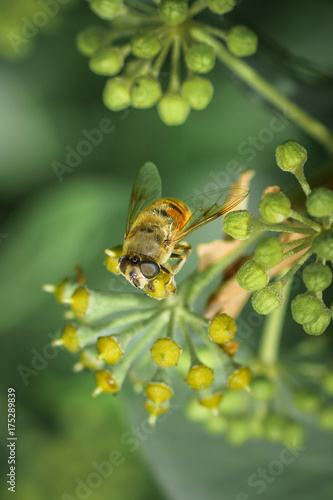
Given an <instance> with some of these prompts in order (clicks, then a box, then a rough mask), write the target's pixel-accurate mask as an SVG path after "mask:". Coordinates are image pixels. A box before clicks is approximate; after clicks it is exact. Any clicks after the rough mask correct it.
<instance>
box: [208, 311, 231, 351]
mask: <svg viewBox="0 0 333 500" xmlns="http://www.w3.org/2000/svg"><path fill="white" fill-rule="evenodd" d="M236 331H237V325H236V322H235V320H234V319H233V318H231V317H230V316H228V315H227V314H219V315H218V316H215V318H213V319H212V320H211V322H210V324H209V327H208V334H209V338H210V339H211V340H212V341H213V342H216V343H217V344H224V343H225V342H229V341H230V340H232V339H233V338H234V336H235V333H236Z"/></svg>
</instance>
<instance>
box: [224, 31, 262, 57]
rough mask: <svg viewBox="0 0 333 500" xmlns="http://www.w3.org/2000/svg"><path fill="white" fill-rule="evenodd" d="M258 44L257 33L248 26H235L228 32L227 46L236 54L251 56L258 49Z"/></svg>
mask: <svg viewBox="0 0 333 500" xmlns="http://www.w3.org/2000/svg"><path fill="white" fill-rule="evenodd" d="M257 45H258V37H257V35H256V34H255V33H254V32H253V31H252V30H250V29H249V28H247V27H246V26H234V27H233V28H231V30H230V31H229V33H228V38H227V46H228V49H229V50H230V52H232V53H233V54H235V56H238V57H246V56H251V55H252V54H254V53H255V52H256V51H257Z"/></svg>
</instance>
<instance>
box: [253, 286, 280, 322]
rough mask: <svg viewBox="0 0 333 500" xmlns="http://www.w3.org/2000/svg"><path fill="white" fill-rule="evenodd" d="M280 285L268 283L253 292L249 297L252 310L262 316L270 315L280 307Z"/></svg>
mask: <svg viewBox="0 0 333 500" xmlns="http://www.w3.org/2000/svg"><path fill="white" fill-rule="evenodd" d="M282 288H283V287H282V285H281V284H280V283H278V282H277V283H270V284H269V285H267V286H266V287H265V288H262V289H261V290H258V291H256V292H254V294H253V295H252V297H251V303H252V307H253V309H254V310H255V311H256V312H257V313H258V314H262V315H264V316H265V315H266V314H270V313H271V312H273V311H275V310H276V309H278V308H279V307H280V305H281V304H282V302H283V298H282Z"/></svg>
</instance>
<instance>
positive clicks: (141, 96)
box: [130, 76, 162, 109]
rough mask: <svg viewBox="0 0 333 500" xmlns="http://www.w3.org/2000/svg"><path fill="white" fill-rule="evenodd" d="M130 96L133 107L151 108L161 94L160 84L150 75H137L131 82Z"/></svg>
mask: <svg viewBox="0 0 333 500" xmlns="http://www.w3.org/2000/svg"><path fill="white" fill-rule="evenodd" d="M130 96H131V102H132V105H133V106H134V108H138V109H146V108H151V107H152V106H154V104H156V103H157V101H158V100H159V99H160V98H161V96H162V89H161V85H160V84H159V82H158V81H157V80H156V79H155V78H153V77H151V76H139V77H138V78H136V79H135V80H134V81H133V83H132V86H131V91H130Z"/></svg>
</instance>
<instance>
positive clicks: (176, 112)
mask: <svg viewBox="0 0 333 500" xmlns="http://www.w3.org/2000/svg"><path fill="white" fill-rule="evenodd" d="M190 110H191V108H190V106H189V105H188V103H187V101H186V99H184V97H182V96H181V95H180V94H165V95H164V96H163V97H162V98H161V99H160V101H159V103H158V105H157V111H158V114H159V116H160V118H161V120H162V122H164V123H165V124H166V125H181V124H182V123H184V122H186V120H187V117H188V115H189V113H190Z"/></svg>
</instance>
